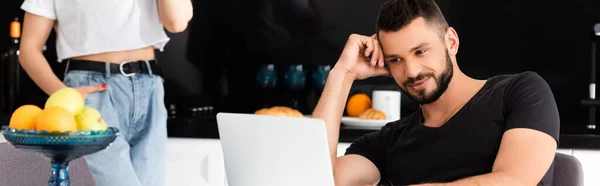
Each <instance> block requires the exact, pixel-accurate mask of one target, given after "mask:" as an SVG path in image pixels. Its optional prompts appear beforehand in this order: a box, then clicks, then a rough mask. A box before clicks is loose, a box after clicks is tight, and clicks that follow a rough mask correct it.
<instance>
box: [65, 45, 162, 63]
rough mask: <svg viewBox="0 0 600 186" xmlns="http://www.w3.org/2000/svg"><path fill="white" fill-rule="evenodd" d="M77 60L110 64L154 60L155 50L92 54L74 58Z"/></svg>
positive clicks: (145, 48) (143, 49) (144, 49)
mask: <svg viewBox="0 0 600 186" xmlns="http://www.w3.org/2000/svg"><path fill="white" fill-rule="evenodd" d="M73 59H76V60H90V61H99V62H110V63H117V64H119V63H122V62H127V61H138V60H153V59H154V48H153V47H152V46H148V47H144V48H140V49H134V50H126V51H118V52H105V53H99V54H91V55H85V56H78V57H73Z"/></svg>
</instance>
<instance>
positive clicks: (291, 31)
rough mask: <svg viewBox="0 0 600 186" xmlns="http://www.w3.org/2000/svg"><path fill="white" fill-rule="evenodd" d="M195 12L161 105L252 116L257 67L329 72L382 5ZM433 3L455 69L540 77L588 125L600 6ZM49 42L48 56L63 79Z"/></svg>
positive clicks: (591, 1)
mask: <svg viewBox="0 0 600 186" xmlns="http://www.w3.org/2000/svg"><path fill="white" fill-rule="evenodd" d="M193 2H194V6H195V7H194V8H195V13H194V19H193V21H192V22H191V24H190V27H188V30H187V31H186V32H184V33H181V34H171V35H170V36H171V37H172V41H171V42H170V43H169V44H168V45H167V47H166V49H165V52H163V53H160V54H158V56H157V57H158V59H159V61H160V62H161V66H163V68H164V69H165V79H166V80H167V84H166V85H165V86H166V87H167V100H168V101H169V102H173V103H178V102H190V101H191V102H193V101H200V102H211V103H224V105H227V107H226V108H224V109H230V110H235V111H240V112H251V111H253V110H254V109H256V108H257V107H260V106H259V105H256V104H257V102H256V101H255V100H256V99H255V98H256V97H257V96H260V93H259V92H258V91H257V87H256V84H255V79H254V74H255V70H254V69H256V66H257V65H258V64H265V63H272V64H276V65H278V66H282V67H283V66H285V65H289V64H303V65H305V66H306V67H307V68H308V67H313V66H316V65H324V64H325V65H326V64H329V65H333V64H334V63H335V61H336V60H337V57H338V56H339V53H340V52H341V49H342V47H343V45H344V43H345V40H346V39H347V37H348V35H349V34H350V33H360V34H369V35H370V34H372V33H374V28H375V25H374V24H375V17H376V14H377V11H378V9H379V7H380V5H381V4H382V3H383V2H384V0H377V1H358V0H352V1H347V0H346V1H342V0H318V1H317V0H315V1H308V0H293V1H292V0H264V1H247V0H233V1H209V0H194V1H193ZM3 3H4V4H3V5H4V6H2V8H1V9H2V11H1V12H2V16H0V37H1V36H5V37H4V38H5V39H4V40H0V49H4V48H5V47H6V45H7V44H8V43H9V39H8V32H9V29H8V26H9V24H10V21H12V19H13V17H15V16H18V17H22V15H23V11H22V10H20V9H19V7H20V5H21V3H22V1H6V2H3ZM438 3H439V4H440V7H441V8H442V10H443V12H444V13H445V15H446V18H447V20H448V22H449V23H450V25H451V26H453V27H454V28H455V29H456V30H457V32H458V35H459V37H460V40H461V45H460V50H459V54H458V63H459V67H460V68H461V69H462V70H463V71H464V72H465V73H467V74H468V75H470V76H472V77H475V78H487V77H490V76H493V75H499V74H506V73H517V72H521V71H525V70H531V71H536V72H538V73H539V74H540V75H541V76H542V77H543V78H544V79H546V81H547V82H548V83H549V84H550V86H551V88H552V91H553V93H554V95H555V98H556V101H557V104H558V106H559V110H560V114H561V120H562V125H563V126H567V125H569V126H571V125H573V126H575V125H578V126H583V125H585V124H586V122H587V108H586V107H585V106H581V105H580V104H579V102H580V100H581V99H584V98H585V97H586V96H587V90H588V87H587V84H588V83H589V79H590V78H589V71H590V69H589V66H590V65H589V63H590V50H591V49H590V45H591V42H592V39H593V37H592V27H593V25H594V24H595V23H600V1H597V0H572V1H568V2H566V1H559V0H528V1H520V0H506V1H468V0H438ZM2 25H5V26H4V28H5V29H1V28H3V27H2ZM53 39H54V36H51V38H50V41H49V42H48V47H49V48H48V52H47V54H46V55H47V56H48V58H49V59H51V60H50V62H51V63H53V67H54V68H55V69H56V71H57V72H60V70H61V69H62V66H61V65H60V64H58V63H55V60H54V59H55V54H54V53H55V50H54V42H52V40H53ZM366 84H374V85H376V86H379V87H383V88H389V89H393V88H394V87H395V85H394V84H393V81H391V79H389V78H376V79H371V80H367V81H362V82H357V83H356V84H355V87H354V90H357V89H358V90H367V89H368V88H369V87H368V86H367V88H364V87H365V86H366ZM370 88H372V87H370ZM32 92H35V91H32ZM39 93H40V92H38V93H37V94H36V95H43V94H39ZM34 94H35V93H34ZM409 104H410V103H409ZM412 106H414V105H412ZM406 108H411V106H408V107H406ZM403 111H404V110H403Z"/></svg>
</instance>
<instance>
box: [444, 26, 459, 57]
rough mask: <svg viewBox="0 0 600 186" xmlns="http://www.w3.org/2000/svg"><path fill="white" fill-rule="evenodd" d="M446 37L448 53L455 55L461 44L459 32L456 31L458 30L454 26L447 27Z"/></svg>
mask: <svg viewBox="0 0 600 186" xmlns="http://www.w3.org/2000/svg"><path fill="white" fill-rule="evenodd" d="M444 38H445V39H446V48H447V49H448V54H449V55H451V56H455V55H456V53H458V44H459V40H458V34H457V33H456V30H454V28H452V27H448V28H447V29H446V34H445V36H444Z"/></svg>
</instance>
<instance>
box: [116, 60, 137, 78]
mask: <svg viewBox="0 0 600 186" xmlns="http://www.w3.org/2000/svg"><path fill="white" fill-rule="evenodd" d="M131 62H132V61H125V62H123V63H120V64H119V71H121V74H123V76H133V75H135V73H129V74H128V73H125V71H123V65H125V64H127V63H131Z"/></svg>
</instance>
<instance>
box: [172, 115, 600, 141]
mask: <svg viewBox="0 0 600 186" xmlns="http://www.w3.org/2000/svg"><path fill="white" fill-rule="evenodd" d="M580 126H581V127H580ZM167 128H168V136H169V137H182V138H207V139H219V131H218V128H217V122H216V118H215V117H214V116H212V117H194V118H192V117H177V118H175V119H173V118H171V119H169V121H168V124H167ZM375 131H376V130H367V129H354V128H349V127H346V126H344V125H342V127H341V130H340V138H339V142H346V143H350V142H353V141H354V140H355V139H357V138H359V137H360V136H362V135H364V134H367V133H369V132H375ZM559 140H560V143H559V145H558V148H563V149H600V132H598V130H596V129H587V128H584V127H583V125H562V127H561V134H560V136H559Z"/></svg>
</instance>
